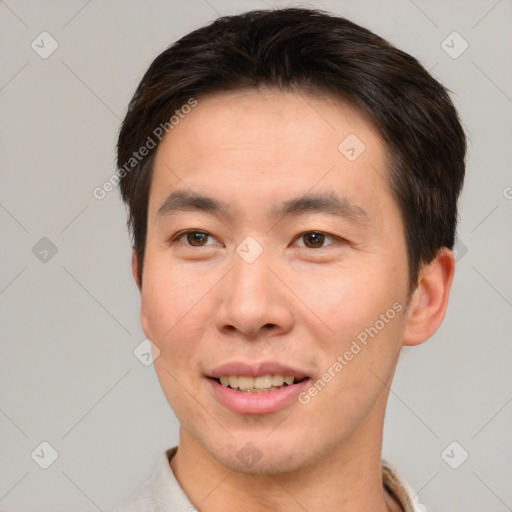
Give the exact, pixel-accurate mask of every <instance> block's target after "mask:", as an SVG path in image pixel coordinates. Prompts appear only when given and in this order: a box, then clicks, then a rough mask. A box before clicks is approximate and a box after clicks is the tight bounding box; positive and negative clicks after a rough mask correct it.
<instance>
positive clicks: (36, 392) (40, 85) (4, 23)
mask: <svg viewBox="0 0 512 512" xmlns="http://www.w3.org/2000/svg"><path fill="white" fill-rule="evenodd" d="M290 4H295V3H294V2H288V3H284V2H263V1H246V2H240V1H238V2H234V1H231V2H229V1H225V0H208V1H206V0H194V1H191V0H189V1H187V2H179V1H178V2H170V1H167V2H156V1H155V2H142V1H123V2H121V1H103V2H101V1H99V0H92V1H85V0H83V1H69V2H58V1H46V2H42V1H37V2H36V1H21V0H19V1H15V0H6V1H0V34H1V36H0V44H1V52H2V66H1V70H0V107H1V113H2V117H1V143H0V151H1V163H2V164H1V165H2V174H1V192H0V222H1V229H2V239H1V240H2V243H1V256H2V265H1V266H0V291H1V294H0V306H1V318H0V320H1V326H2V327H1V329H2V330H1V334H2V337H1V353H0V379H1V381H0V382H1V385H0V433H1V435H0V509H1V510H2V511H10V512H11V511H12V512H14V511H28V510H30V511H33V512H36V511H41V512H42V511H52V512H57V511H69V510H83V511H95V510H108V509H109V508H111V507H113V506H115V505H117V504H118V503H120V502H121V501H122V500H124V499H125V498H126V497H127V496H128V495H130V494H131V493H132V492H134V491H135V490H137V489H138V488H139V487H140V485H141V484H142V483H143V481H144V480H145V479H146V478H148V477H149V476H150V475H151V473H152V472H153V470H154V468H155V467H156V462H157V459H158V457H159V456H160V454H161V453H162V452H163V451H164V450H165V449H166V448H169V447H170V446H173V445H175V444H176V443H177V438H178V437H177V435H178V430H177V421H176V419H175V417H174V415H173V413H172V411H171V410H170V408H169V406H168V404H167V402H166V400H165V397H164V395H163V393H162V391H161V389H160V386H159V384H158V381H157V379H156V376H155V373H154V369H153V367H152V366H151V365H150V366H145V365H144V364H142V363H141V361H140V360H139V359H137V358H136V357H135V356H134V353H133V351H134V349H135V348H136V347H137V346H138V345H139V344H140V343H141V341H142V340H143V339H144V335H143V333H142V331H141V329H140V327H139V321H138V305H139V297H138V291H137V288H136V286H135V284H134V283H133V282H132V278H131V274H130V244H129V239H128V235H127V231H126V227H125V210H124V207H123V205H122V204H121V201H120V199H119V197H118V193H117V190H114V191H113V192H111V193H110V194H107V197H106V198H105V199H103V200H101V201H100V200H97V199H95V198H94V197H93V195H92V190H93V188H94V187H96V186H101V185H102V183H104V181H105V180H107V179H108V178H109V177H110V176H111V175H112V174H113V173H114V172H115V164H114V158H115V153H114V146H115V143H116V136H117V131H118V128H119V125H120V120H121V119H122V117H123V116H124V113H125V111H126V107H127V103H128V101H129V99H130V98H131V95H132V94H133V92H134V90H135V87H136V85H137V84H138V81H139V80H140V78H141V77H142V74H143V72H144V71H145V70H146V69H147V67H148V66H149V64H150V63H151V61H152V60H153V59H154V58H155V57H156V55H157V54H158V53H160V52H161V51H162V50H163V49H164V48H165V47H167V46H168V45H169V44H170V43H171V42H172V41H174V40H175V39H177V38H179V37H180V36H182V35H184V34H185V33H187V32H189V31H190V30H192V29H194V28H197V27H199V26H201V25H203V24H205V23H207V22H210V21H212V20H213V19H214V18H216V17H217V16H218V15H219V14H234V13H238V12H242V11H244V10H248V9H250V8H255V7H266V6H276V5H290ZM300 5H314V6H320V7H323V8H325V9H328V10H332V11H335V12H338V13H340V14H342V15H346V16H347V17H349V18H350V19H352V20H354V21H355V22H357V23H360V24H362V25H364V26H366V27H368V28H370V29H372V30H374V31H375V32H377V33H378V34H379V35H381V36H383V37H385V38H387V39H388V40H390V41H391V42H393V43H395V44H396V45H398V46H399V47H400V48H402V49H403V50H405V51H407V52H409V53H411V54H412V55H414V56H416V57H417V58H418V59H419V60H420V61H421V62H422V64H423V65H424V66H425V67H426V68H427V69H430V70H432V73H433V75H434V76H435V77H436V78H438V79H439V80H441V81H442V82H443V83H444V84H445V85H446V86H447V87H448V88H449V89H451V90H452V91H453V92H454V94H453V100H454V102H455V104H456V106H457V108H458V109H459V110H460V113H461V117H462V121H463V124H464V127H465V128H466V130H467V134H468V137H469V142H470V145H469V157H468V169H467V179H466V183H465V188H464V191H463V195H462V198H461V202H460V205H461V211H460V217H461V224H460V227H459V244H458V248H459V253H458V268H457V272H456V276H455V280H454V285H453V290H452V295H451V302H450V305H449V307H448V311H447V315H446V318H445V321H444V323H443V325H442V326H441V328H440V329H439V330H438V332H437V333H436V334H435V335H434V336H433V338H432V339H431V340H429V341H428V342H427V343H425V344H424V345H422V346H419V347H417V348H408V349H405V350H404V353H403V356H402V359H401V361H400V362H399V366H398V369H397V374H396V378H395V381H394V384H393V387H392V390H391V394H390V399H389V409H388V413H387V417H386V425H385V432H384V450H383V456H384V457H386V458H387V459H388V460H390V461H391V462H392V463H393V464H394V465H396V466H397V467H398V468H399V470H400V471H401V472H402V473H403V474H404V475H405V476H406V478H407V480H408V481H409V482H410V483H411V485H412V486H413V487H414V488H415V490H416V491H417V492H418V493H419V496H420V500H421V502H422V503H424V504H425V505H427V507H428V510H429V511H444V512H448V511H459V510H464V511H466V512H476V511H486V512H493V511H496V512H498V511H506V510H512V488H511V486H510V482H511V481H512V443H511V441H510V431H511V424H512V403H511V402H512V379H511V377H510V375H511V372H510V367H511V362H512V344H511V343H510V341H511V340H510V332H511V327H512V315H511V308H512V286H511V267H510V261H511V252H512V251H511V249H512V248H511V245H512V243H511V242H512V237H511V236H510V233H511V229H510V224H511V222H510V220H511V216H510V213H511V209H512V200H511V198H512V176H511V173H510V162H511V146H512V144H511V141H512V137H511V135H512V133H511V132H512V129H511V124H512V123H511V115H510V114H511V106H512V76H511V74H512V73H511V66H510V62H511V53H512V52H511V49H512V44H511V14H512V5H511V2H510V1H506V0H501V1H496V0H489V1H484V0H482V1H459V2H456V1H449V2H434V1H426V0H421V1H420V0H414V1H412V0H397V1H381V2H369V1H363V2H355V1H354V2H347V1H338V2H327V1H325V2H311V3H310V4H305V3H301V4H300ZM43 31H47V32H49V33H50V34H51V36H52V37H53V38H54V39H55V40H56V41H57V43H58V45H59V46H58V49H57V50H56V51H55V52H54V53H53V54H52V55H50V56H49V57H48V58H46V59H43V58H41V57H40V55H39V54H38V53H36V51H34V49H32V47H31V43H32V41H34V40H35V41H36V43H37V44H39V46H40V47H42V46H44V49H45V50H48V49H49V48H50V40H49V39H45V40H44V41H43V42H41V37H38V36H39V34H40V33H41V32H43ZM454 31H457V32H458V33H459V34H460V36H462V38H464V40H465V41H467V43H468V44H469V47H468V48H467V50H466V51H465V52H464V53H462V54H461V55H460V56H458V58H453V54H454V53H457V52H458V51H460V50H461V49H462V48H463V46H462V45H463V44H464V43H463V41H462V39H460V38H459V36H451V38H448V39H446V38H447V37H448V36H449V35H450V34H451V33H452V32H454ZM44 37H47V36H44ZM454 37H455V39H454ZM443 41H446V42H445V43H443ZM450 47H451V48H450ZM42 50H43V48H40V51H42ZM445 50H448V51H451V53H452V56H450V55H449V54H448V53H447V51H445ZM43 237H46V238H48V239H49V240H50V241H51V244H50V243H49V242H48V240H43V241H40V239H41V238H43ZM34 246H35V248H34ZM53 246H55V248H56V249H57V252H56V253H55V254H52V248H53ZM53 250H55V249H54V248H53ZM45 251H48V252H45ZM465 251H467V252H465ZM43 441H46V442H47V443H49V444H50V445H51V446H52V447H53V448H54V449H55V450H56V452H57V453H58V458H57V459H56V460H55V461H54V462H53V464H52V465H51V466H50V467H48V469H42V468H41V467H40V464H44V463H45V461H46V463H48V462H50V458H51V450H50V449H49V448H48V447H47V446H46V445H43V446H42V447H41V446H40V443H41V442H43ZM453 441H456V442H457V443H458V444H456V445H451V446H450V447H449V448H448V450H447V451H445V448H446V447H448V446H449V445H450V443H452V442H453ZM34 450H35V452H34ZM465 452H467V453H468V454H469V457H468V458H467V460H465V461H464V462H463V463H462V464H460V463H461V461H462V460H463V458H464V453H465ZM33 453H34V455H33V456H31V454H33ZM443 454H444V455H443ZM449 464H451V465H452V466H457V465H459V464H460V466H459V467H458V468H457V469H453V468H452V467H450V465H449Z"/></svg>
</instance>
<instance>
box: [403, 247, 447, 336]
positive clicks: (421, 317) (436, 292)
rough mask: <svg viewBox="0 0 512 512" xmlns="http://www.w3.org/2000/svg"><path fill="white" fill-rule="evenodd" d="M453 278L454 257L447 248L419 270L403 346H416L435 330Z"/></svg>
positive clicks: (441, 250)
mask: <svg viewBox="0 0 512 512" xmlns="http://www.w3.org/2000/svg"><path fill="white" fill-rule="evenodd" d="M454 274H455V257H454V255H453V252H452V251H451V250H450V249H448V248H447V247H443V248H441V249H440V250H439V251H438V253H437V255H436V257H435V258H434V259H433V260H432V261H431V262H430V263H429V264H427V265H424V266H423V267H422V269H421V270H420V275H419V277H418V286H417V288H416V290H415V291H414V294H413V296H412V297H411V302H410V305H409V308H408V312H407V315H408V316H407V320H406V325H405V329H404V334H403V338H402V342H403V345H409V346H411V345H419V344H420V343H423V342H425V341H427V340H428V339H429V338H430V337H431V336H432V335H433V334H434V333H435V332H436V330H437V329H438V328H439V326H440V325H441V322H442V321H443V319H444V316H445V313H446V307H447V304H448V298H449V296H450V289H451V285H452V282H453V276H454Z"/></svg>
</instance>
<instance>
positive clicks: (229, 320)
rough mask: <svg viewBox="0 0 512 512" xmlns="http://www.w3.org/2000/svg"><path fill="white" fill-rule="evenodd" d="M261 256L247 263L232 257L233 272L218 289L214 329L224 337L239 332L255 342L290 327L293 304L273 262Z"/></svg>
mask: <svg viewBox="0 0 512 512" xmlns="http://www.w3.org/2000/svg"><path fill="white" fill-rule="evenodd" d="M268 252H269V251H263V253H262V254H261V255H260V256H259V257H258V258H257V259H256V260H255V261H253V262H248V261H246V260H244V258H242V257H240V256H239V254H238V253H235V254H233V268H232V270H231V272H229V274H228V275H227V276H226V279H225V280H224V282H223V286H222V287H221V288H219V292H218V293H219V297H220V306H219V308H218V309H217V313H216V314H217V317H216V324H217V327H218V328H219V329H220V330H222V331H224V332H225V333H230V332H231V333H234V332H239V333H242V334H244V335H245V336H246V337H251V338H258V337H260V336H265V335H267V336H268V335H269V334H271V333H272V334H282V333H285V332H287V331H289V330H290V329H291V327H292V324H293V300H292V294H291V292H290V290H289V289H288V288H287V287H286V285H285V284H284V283H283V281H284V282H286V279H285V278H284V276H283V275H280V274H283V273H284V272H283V271H282V270H281V271H280V270H279V265H278V264H277V262H276V261H275V259H274V258H271V257H270V256H269V255H268Z"/></svg>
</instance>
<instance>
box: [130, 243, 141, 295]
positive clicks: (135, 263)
mask: <svg viewBox="0 0 512 512" xmlns="http://www.w3.org/2000/svg"><path fill="white" fill-rule="evenodd" d="M132 276H133V279H134V280H135V283H136V284H137V288H138V289H139V292H140V291H141V287H142V283H141V282H140V281H139V259H138V258H137V253H136V252H135V249H133V250H132Z"/></svg>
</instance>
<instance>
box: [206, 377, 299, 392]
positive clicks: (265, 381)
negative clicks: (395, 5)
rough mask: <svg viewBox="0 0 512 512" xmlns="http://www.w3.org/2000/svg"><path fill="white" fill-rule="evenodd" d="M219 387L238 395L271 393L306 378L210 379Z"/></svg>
mask: <svg viewBox="0 0 512 512" xmlns="http://www.w3.org/2000/svg"><path fill="white" fill-rule="evenodd" d="M211 378H212V379H213V380H214V381H216V382H217V383H218V384H220V385H221V386H224V387H225V388H229V389H232V390H233V391H237V392H239V393H272V392H274V391H278V390H279V389H281V388H284V387H287V386H293V385H294V384H299V383H301V382H303V381H304V380H307V379H308V377H303V378H295V377H294V376H292V375H281V374H274V375H272V374H267V375H261V376H259V377H251V376H249V375H222V376H221V377H219V378H214V377H211Z"/></svg>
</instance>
